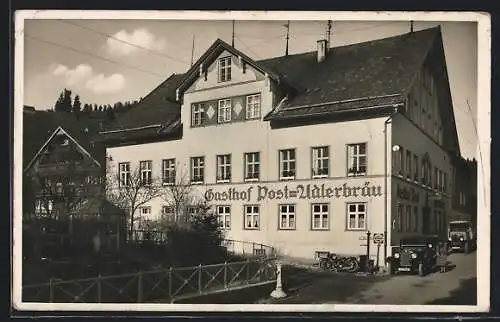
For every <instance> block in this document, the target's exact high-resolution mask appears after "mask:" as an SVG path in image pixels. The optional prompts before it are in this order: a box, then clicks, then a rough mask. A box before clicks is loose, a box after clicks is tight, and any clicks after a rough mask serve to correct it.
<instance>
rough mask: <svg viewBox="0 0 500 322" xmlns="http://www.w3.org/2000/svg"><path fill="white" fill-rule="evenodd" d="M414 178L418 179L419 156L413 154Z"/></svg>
mask: <svg viewBox="0 0 500 322" xmlns="http://www.w3.org/2000/svg"><path fill="white" fill-rule="evenodd" d="M413 180H414V181H418V156H417V155H416V154H414V155H413Z"/></svg>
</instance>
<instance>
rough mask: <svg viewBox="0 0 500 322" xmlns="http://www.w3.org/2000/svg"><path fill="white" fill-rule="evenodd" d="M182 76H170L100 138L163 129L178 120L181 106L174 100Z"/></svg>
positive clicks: (105, 130) (121, 116) (108, 128)
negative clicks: (129, 132) (122, 133)
mask: <svg viewBox="0 0 500 322" xmlns="http://www.w3.org/2000/svg"><path fill="white" fill-rule="evenodd" d="M183 76H184V74H172V75H170V77H168V78H167V79H166V80H165V81H164V82H163V83H161V84H160V85H158V86H157V87H156V88H155V89H153V90H152V91H151V92H150V93H149V94H148V95H147V96H145V97H144V98H143V99H142V100H141V101H139V103H137V106H135V107H134V108H133V109H132V110H130V111H128V112H127V113H124V114H122V115H120V116H119V117H117V118H116V120H115V121H114V122H112V123H111V124H109V126H107V127H106V128H105V129H104V130H103V131H101V132H100V134H101V136H103V137H108V136H110V135H111V134H113V135H114V136H116V133H119V132H124V131H127V132H128V131H135V132H138V131H140V130H148V129H149V130H151V129H157V128H161V127H164V126H165V125H166V124H170V123H171V122H172V121H174V120H177V119H179V117H180V108H181V105H180V103H179V102H177V101H176V100H175V90H176V88H177V86H178V85H179V83H180V82H181V81H182V79H183Z"/></svg>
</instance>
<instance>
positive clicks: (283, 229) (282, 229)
mask: <svg viewBox="0 0 500 322" xmlns="http://www.w3.org/2000/svg"><path fill="white" fill-rule="evenodd" d="M278 230H296V229H295V228H281V227H280V228H278Z"/></svg>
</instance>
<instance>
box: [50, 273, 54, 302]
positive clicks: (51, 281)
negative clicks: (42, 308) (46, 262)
mask: <svg viewBox="0 0 500 322" xmlns="http://www.w3.org/2000/svg"><path fill="white" fill-rule="evenodd" d="M49 303H54V281H53V280H52V278H51V279H50V280H49Z"/></svg>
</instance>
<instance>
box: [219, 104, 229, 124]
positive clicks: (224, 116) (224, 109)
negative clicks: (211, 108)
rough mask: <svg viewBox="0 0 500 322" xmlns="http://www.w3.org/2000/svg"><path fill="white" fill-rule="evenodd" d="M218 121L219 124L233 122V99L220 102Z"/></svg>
mask: <svg viewBox="0 0 500 322" xmlns="http://www.w3.org/2000/svg"><path fill="white" fill-rule="evenodd" d="M218 106H219V107H218V110H217V121H218V122H219V123H226V122H231V99H223V100H219V105H218Z"/></svg>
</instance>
